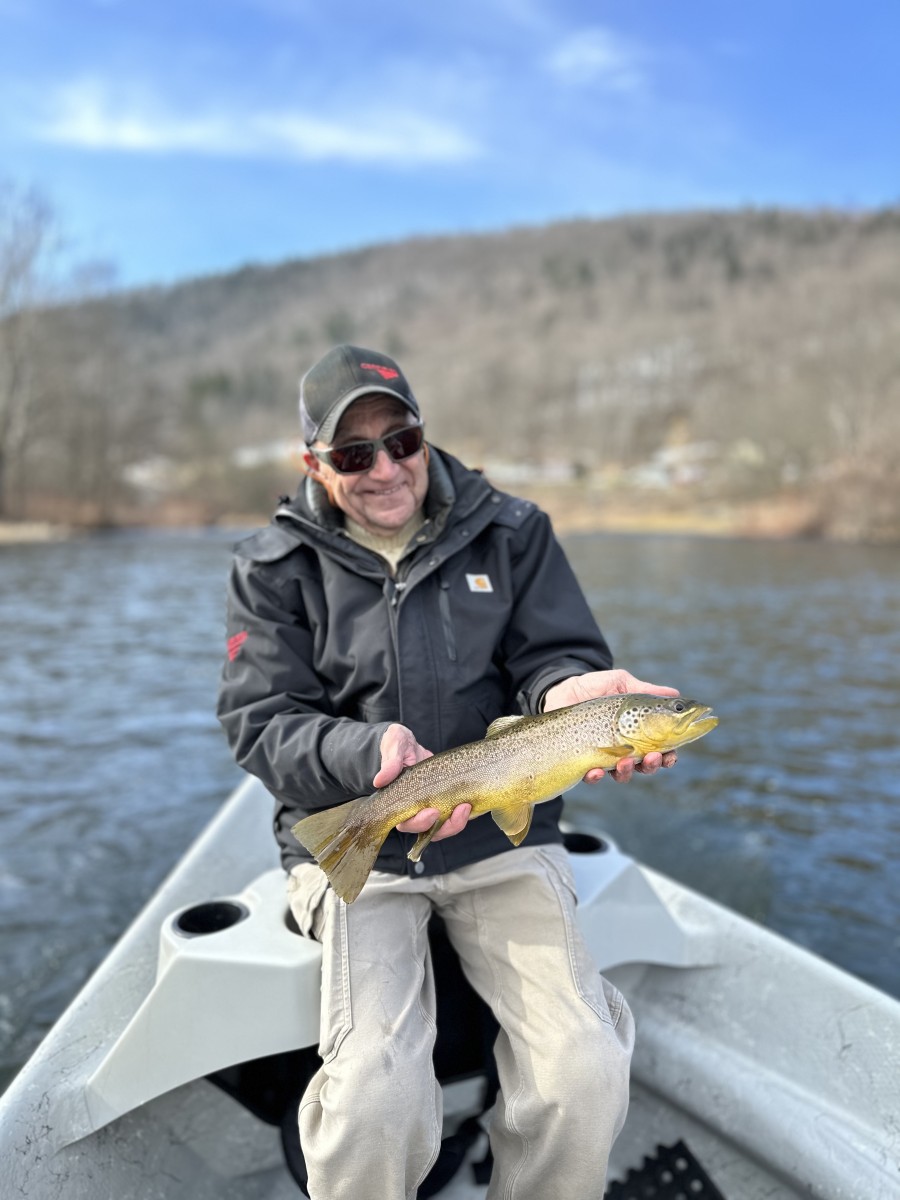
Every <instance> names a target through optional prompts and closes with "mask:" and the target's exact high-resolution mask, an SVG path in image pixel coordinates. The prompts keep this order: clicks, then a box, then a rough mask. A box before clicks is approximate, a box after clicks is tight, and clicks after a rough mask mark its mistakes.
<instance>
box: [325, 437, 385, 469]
mask: <svg viewBox="0 0 900 1200" xmlns="http://www.w3.org/2000/svg"><path fill="white" fill-rule="evenodd" d="M330 457H331V465H332V466H333V467H334V469H335V470H336V471H341V472H343V474H345V475H358V474H359V472H360V471H368V470H369V468H370V467H371V466H372V464H373V463H374V461H375V447H374V446H373V445H372V443H371V442H353V443H352V445H350V446H339V447H337V448H336V449H334V450H332V451H331V456H330Z"/></svg>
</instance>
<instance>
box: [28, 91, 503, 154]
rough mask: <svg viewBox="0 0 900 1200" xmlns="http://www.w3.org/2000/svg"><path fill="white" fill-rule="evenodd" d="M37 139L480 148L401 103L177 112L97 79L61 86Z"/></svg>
mask: <svg viewBox="0 0 900 1200" xmlns="http://www.w3.org/2000/svg"><path fill="white" fill-rule="evenodd" d="M35 132H36V134H37V136H38V137H39V138H41V139H42V140H44V141H48V142H55V143H58V144H63V145H68V146H78V147H82V148H83V149H87V150H117V151H121V152H123V153H131V154H167V153H176V154H203V155H210V156H221V157H232V158H296V159H305V160H316V161H322V160H327V159H331V160H339V161H343V162H358V163H379V162H380V163H383V164H385V165H396V166H410V165H415V164H417V163H451V162H459V161H463V160H466V159H470V158H473V157H476V156H477V155H478V154H479V153H480V147H479V145H478V144H477V142H475V141H474V140H473V139H472V138H470V137H469V136H468V135H467V134H466V133H465V132H463V131H462V130H460V129H458V128H456V127H455V126H454V125H452V124H450V123H448V122H446V121H443V120H441V119H439V118H432V117H429V116H427V115H425V114H423V113H417V112H411V111H408V110H405V109H402V108H401V109H383V110H381V111H378V110H369V111H367V112H364V113H352V114H349V115H345V114H340V115H335V116H321V115H318V114H316V115H313V114H311V113H308V112H302V111H293V110H275V111H265V110H263V111H257V112H235V113H227V112H221V111H220V112H210V113H204V114H199V115H192V116H182V115H178V114H175V113H172V112H170V111H166V110H165V109H163V108H162V107H161V106H159V105H158V104H157V103H155V102H154V101H152V100H151V101H148V100H147V99H143V100H140V101H131V102H125V103H122V102H116V101H115V100H114V99H113V97H112V96H111V95H110V94H109V90H108V89H106V88H105V87H104V86H103V85H102V84H100V83H99V82H98V81H96V80H81V81H79V82H77V83H74V84H71V85H69V86H68V87H65V88H63V89H61V90H60V91H59V92H58V93H57V96H56V99H55V102H54V103H53V105H52V111H51V113H50V115H49V116H48V117H47V119H45V120H44V121H42V122H41V123H40V124H39V125H38V126H37V128H36V130H35Z"/></svg>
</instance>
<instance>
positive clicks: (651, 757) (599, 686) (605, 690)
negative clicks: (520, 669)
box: [544, 669, 679, 783]
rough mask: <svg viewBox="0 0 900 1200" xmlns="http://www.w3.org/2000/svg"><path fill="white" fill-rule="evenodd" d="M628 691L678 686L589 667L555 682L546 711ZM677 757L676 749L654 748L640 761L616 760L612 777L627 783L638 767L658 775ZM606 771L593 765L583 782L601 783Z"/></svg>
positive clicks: (670, 692) (663, 691)
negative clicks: (661, 751) (584, 672)
mask: <svg viewBox="0 0 900 1200" xmlns="http://www.w3.org/2000/svg"><path fill="white" fill-rule="evenodd" d="M629 692H643V693H645V694H649V695H651V696H677V695H678V694H679V693H678V689H677V688H671V687H663V686H662V685H661V684H658V683H647V682H646V681H645V680H642V679H637V678H635V676H634V675H632V674H631V672H630V671H623V670H621V669H619V670H614V671H589V672H588V673H587V674H585V675H572V676H570V677H569V678H568V679H563V680H562V681H561V682H560V683H556V684H554V685H553V687H552V688H550V689H549V690H548V692H547V694H546V695H545V696H544V712H551V711H552V710H553V709H555V708H565V707H566V706H567V705H569V704H580V703H581V701H582V700H595V699H596V698H597V697H598V696H624V695H626V694H627V693H629ZM677 761H678V755H677V753H676V752H675V751H674V750H669V751H667V752H666V753H665V754H659V753H656V752H653V753H651V754H648V755H647V756H646V758H644V760H643V762H640V763H635V761H634V759H633V758H623V759H620V760H619V762H617V763H616V767H615V770H614V771H610V772H609V777H610V779H612V780H614V781H615V782H616V783H627V782H628V780H629V779H630V778H631V776H632V775H633V774H634V772H635V771H637V772H638V774H639V775H655V774H656V772H657V771H658V770H659V769H660V767H673V766H674V765H675V763H676V762H677ZM605 774H606V771H602V770H601V769H600V768H599V767H593V768H592V769H591V770H590V771H588V773H587V775H585V777H584V782H585V783H598V782H599V781H600V780H601V779H602V778H603V776H604V775H605Z"/></svg>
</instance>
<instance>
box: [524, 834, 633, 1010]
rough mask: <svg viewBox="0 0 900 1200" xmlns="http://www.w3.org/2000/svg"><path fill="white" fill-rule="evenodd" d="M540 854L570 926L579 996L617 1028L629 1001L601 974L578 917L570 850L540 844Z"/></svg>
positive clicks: (568, 935) (569, 944)
mask: <svg viewBox="0 0 900 1200" xmlns="http://www.w3.org/2000/svg"><path fill="white" fill-rule="evenodd" d="M537 854H538V857H539V858H540V860H541V862H542V863H544V865H545V866H546V869H547V876H548V878H549V880H550V883H551V885H552V887H553V889H554V891H555V892H556V894H557V897H558V899H559V903H560V907H561V909H562V912H563V917H564V920H565V926H566V945H567V949H568V953H569V965H570V967H571V970H572V981H573V983H574V984H575V990H576V992H577V993H578V996H579V997H580V998H581V999H582V1000H583V1001H584V1002H585V1004H587V1005H588V1007H589V1008H591V1009H592V1010H593V1011H594V1012H595V1013H596V1014H597V1016H598V1017H599V1018H600V1020H601V1021H604V1022H606V1024H607V1025H611V1026H612V1027H613V1029H615V1028H616V1026H617V1025H618V1024H619V1021H620V1020H621V1018H622V1014H623V1012H627V1011H629V1010H628V1005H627V1004H626V1001H625V997H624V996H623V995H622V993H621V992H620V991H619V989H618V988H617V987H615V986H614V985H613V984H611V983H610V982H609V980H608V979H607V978H606V977H605V976H603V975H601V974H600V970H599V968H598V966H597V964H596V963H595V962H594V958H593V955H592V954H591V952H590V951H589V950H588V948H587V946H586V944H585V941H584V938H583V937H582V936H581V930H580V929H579V928H578V925H577V922H576V918H575V907H576V905H577V902H578V901H577V893H576V890H575V878H574V876H573V875H572V868H571V867H570V866H569V861H568V857H567V855H566V851H565V850H564V849H563V848H562V846H540V847H539V848H538V850H537Z"/></svg>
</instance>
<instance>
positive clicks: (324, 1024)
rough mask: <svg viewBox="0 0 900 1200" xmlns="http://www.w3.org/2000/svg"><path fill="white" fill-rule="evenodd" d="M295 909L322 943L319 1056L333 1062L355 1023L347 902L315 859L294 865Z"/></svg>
mask: <svg viewBox="0 0 900 1200" xmlns="http://www.w3.org/2000/svg"><path fill="white" fill-rule="evenodd" d="M288 892H289V899H290V906H291V912H292V913H293V915H294V920H295V921H296V922H297V926H298V928H299V930H300V932H301V933H302V934H303V935H304V937H312V938H315V940H316V941H318V942H321V943H322V994H321V1000H320V1005H319V1056H320V1057H321V1059H322V1061H323V1062H326V1063H327V1062H329V1061H330V1060H331V1059H332V1058H334V1056H335V1054H337V1052H338V1049H339V1048H340V1045H341V1042H342V1041H343V1040H344V1038H345V1037H346V1036H347V1034H348V1033H349V1032H350V1030H351V1029H352V1027H353V1011H352V1008H351V1004H350V970H349V966H348V963H347V906H346V904H344V903H343V901H341V900H340V899H339V898H338V897H337V896H336V895H335V893H334V891H333V890H332V889H331V888H330V887H329V886H328V878H327V876H326V875H325V872H324V871H321V870H320V869H319V868H318V867H316V866H313V865H312V864H311V863H302V864H301V865H300V866H298V867H294V869H293V871H292V872H291V878H290V880H289V882H288Z"/></svg>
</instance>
